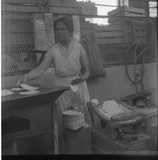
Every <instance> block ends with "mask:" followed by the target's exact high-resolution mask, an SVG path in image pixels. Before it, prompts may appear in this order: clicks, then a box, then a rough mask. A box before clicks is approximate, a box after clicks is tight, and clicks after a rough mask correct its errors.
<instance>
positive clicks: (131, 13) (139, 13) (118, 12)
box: [108, 7, 146, 23]
mask: <svg viewBox="0 0 158 160" xmlns="http://www.w3.org/2000/svg"><path fill="white" fill-rule="evenodd" d="M108 16H109V23H119V22H120V21H122V20H124V18H125V17H145V16H146V11H145V9H142V8H133V7H130V8H128V7H119V8H117V9H115V10H112V11H110V12H109V13H108Z"/></svg>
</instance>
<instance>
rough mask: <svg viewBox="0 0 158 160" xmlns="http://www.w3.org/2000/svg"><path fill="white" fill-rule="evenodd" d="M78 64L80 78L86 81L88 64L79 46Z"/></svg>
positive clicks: (83, 50)
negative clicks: (79, 64) (79, 65)
mask: <svg viewBox="0 0 158 160" xmlns="http://www.w3.org/2000/svg"><path fill="white" fill-rule="evenodd" d="M80 52H81V54H80V63H81V74H80V78H81V79H82V80H86V79H88V77H89V64H88V58H87V54H86V51H85V49H84V48H83V47H82V45H80Z"/></svg>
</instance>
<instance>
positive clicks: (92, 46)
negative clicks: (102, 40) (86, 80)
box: [81, 32, 105, 78]
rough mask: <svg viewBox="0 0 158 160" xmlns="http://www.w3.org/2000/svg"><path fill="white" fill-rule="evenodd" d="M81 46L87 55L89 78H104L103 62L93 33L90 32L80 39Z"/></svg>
mask: <svg viewBox="0 0 158 160" xmlns="http://www.w3.org/2000/svg"><path fill="white" fill-rule="evenodd" d="M81 44H82V46H83V47H84V49H85V50H86V53H87V55H88V56H87V57H88V61H89V68H90V78H96V77H100V76H105V69H104V61H103V59H102V57H101V54H100V50H99V48H98V46H97V44H96V38H95V35H94V33H93V32H90V33H88V34H87V35H85V36H83V37H82V38H81Z"/></svg>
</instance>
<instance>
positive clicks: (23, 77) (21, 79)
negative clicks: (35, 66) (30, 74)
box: [16, 74, 27, 87]
mask: <svg viewBox="0 0 158 160" xmlns="http://www.w3.org/2000/svg"><path fill="white" fill-rule="evenodd" d="M26 81H27V75H26V74H25V75H24V76H22V77H21V78H20V79H19V80H18V81H17V83H16V86H18V87H19V86H20V84H22V83H25V82H26Z"/></svg>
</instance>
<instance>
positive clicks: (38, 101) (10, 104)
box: [2, 87, 69, 153]
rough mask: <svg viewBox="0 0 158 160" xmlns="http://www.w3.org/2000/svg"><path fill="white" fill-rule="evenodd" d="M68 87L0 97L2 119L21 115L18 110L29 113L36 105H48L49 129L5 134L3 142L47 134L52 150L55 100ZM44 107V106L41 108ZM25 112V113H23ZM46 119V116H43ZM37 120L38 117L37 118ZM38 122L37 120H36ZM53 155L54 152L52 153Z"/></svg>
mask: <svg viewBox="0 0 158 160" xmlns="http://www.w3.org/2000/svg"><path fill="white" fill-rule="evenodd" d="M68 89H69V88H68V87H56V88H53V89H40V92H39V93H37V94H34V95H20V94H18V93H15V94H12V95H9V96H2V119H4V118H7V117H8V114H9V116H10V115H12V114H13V115H14V114H16V113H17V114H19V115H20V114H21V112H19V110H26V109H27V112H31V110H33V109H34V106H36V108H37V107H38V105H40V106H41V105H44V104H50V105H49V106H50V107H49V110H48V111H47V112H49V113H48V114H50V119H49V120H50V122H49V123H50V125H49V128H47V129H46V128H44V129H31V130H26V131H21V132H18V133H16V134H12V133H10V134H7V135H4V136H3V140H2V141H3V142H8V141H13V140H19V139H24V138H26V137H27V138H28V137H32V136H37V135H42V134H49V135H50V137H51V143H52V148H54V137H53V130H54V129H53V113H54V111H55V100H56V99H57V98H58V97H59V96H60V95H61V94H62V93H63V92H64V91H66V90H68ZM42 107H45V106H42ZM24 112H25V111H24ZM43 116H45V117H43V118H47V115H43ZM39 120H41V119H40V117H39ZM37 121H38V120H37ZM44 125H45V124H44ZM52 153H54V150H53V151H52Z"/></svg>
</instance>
